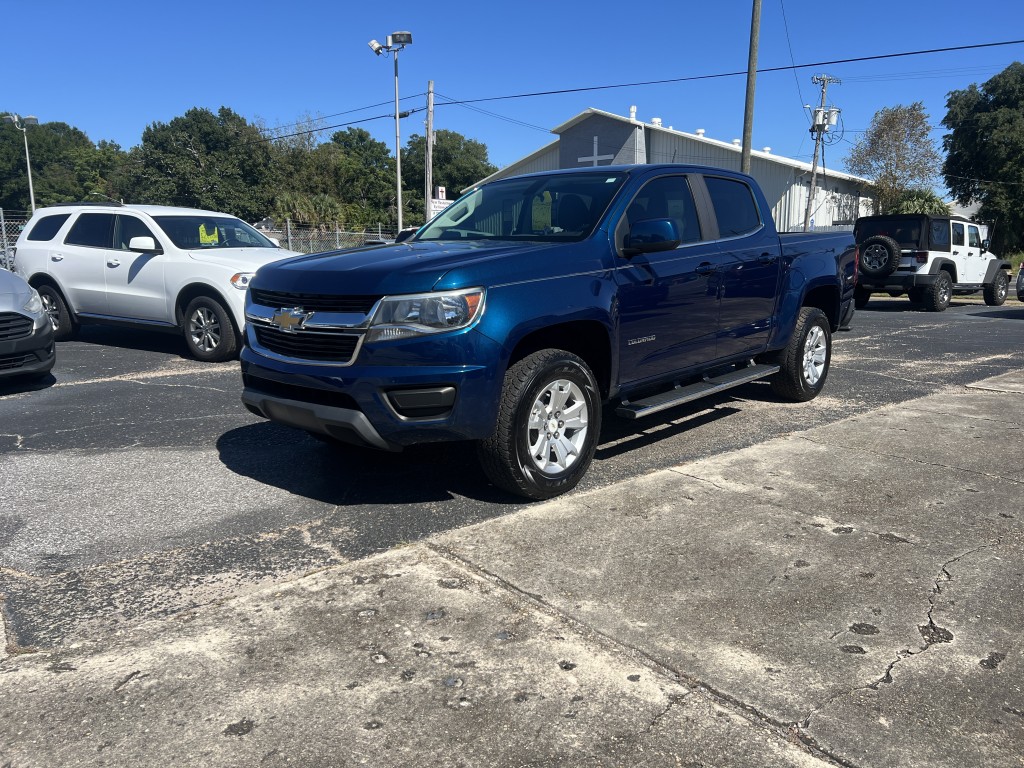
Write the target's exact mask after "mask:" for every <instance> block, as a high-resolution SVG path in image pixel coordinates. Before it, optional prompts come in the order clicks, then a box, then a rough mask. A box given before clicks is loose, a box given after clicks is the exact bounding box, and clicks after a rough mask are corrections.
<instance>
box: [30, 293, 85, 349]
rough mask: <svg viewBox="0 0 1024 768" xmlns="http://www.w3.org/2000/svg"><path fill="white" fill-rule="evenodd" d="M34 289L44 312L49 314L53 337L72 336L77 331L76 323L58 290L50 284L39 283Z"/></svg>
mask: <svg viewBox="0 0 1024 768" xmlns="http://www.w3.org/2000/svg"><path fill="white" fill-rule="evenodd" d="M36 290H37V291H39V298H40V299H42V302H43V308H44V309H45V310H46V314H47V315H49V316H50V325H51V326H53V338H54V339H56V340H57V341H65V340H67V339H71V338H74V336H75V334H77V333H78V323H77V322H76V320H75V319H74V318H73V317H72V316H71V310H70V309H68V304H67V302H66V301H64V297H63V296H61V293H60V291H58V290H57V289H56V288H54V287H53V286H52V285H40V286H39V287H38V288H37V289H36Z"/></svg>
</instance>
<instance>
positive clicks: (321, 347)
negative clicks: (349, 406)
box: [252, 323, 360, 363]
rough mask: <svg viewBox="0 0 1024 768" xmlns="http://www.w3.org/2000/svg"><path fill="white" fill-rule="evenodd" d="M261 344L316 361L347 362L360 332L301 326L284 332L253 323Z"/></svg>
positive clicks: (278, 351)
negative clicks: (316, 329) (296, 329)
mask: <svg viewBox="0 0 1024 768" xmlns="http://www.w3.org/2000/svg"><path fill="white" fill-rule="evenodd" d="M252 329H253V331H254V332H255V333H256V341H257V342H258V343H259V345H260V346H261V347H263V348H264V349H267V350H268V351H270V352H273V353H274V354H277V355H281V356H283V357H293V358H297V359H299V360H316V361H318V362H330V363H348V362H349V361H350V360H351V359H352V355H353V354H355V351H356V347H357V346H358V344H359V338H360V337H359V334H354V333H339V332H337V331H309V330H302V331H298V332H295V333H287V332H285V331H282V330H280V329H278V328H273V327H270V326H266V325H259V324H257V323H253V324H252Z"/></svg>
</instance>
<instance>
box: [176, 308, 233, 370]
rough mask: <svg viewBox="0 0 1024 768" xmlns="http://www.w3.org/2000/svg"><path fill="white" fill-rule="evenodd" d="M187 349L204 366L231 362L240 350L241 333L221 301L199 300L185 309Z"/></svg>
mask: <svg viewBox="0 0 1024 768" xmlns="http://www.w3.org/2000/svg"><path fill="white" fill-rule="evenodd" d="M184 333H185V345H186V346H187V347H188V351H189V354H190V355H192V357H194V358H195V359H196V360H202V361H203V362H204V363H219V362H222V361H224V360H230V359H231V358H232V357H234V356H235V352H237V350H238V332H237V331H235V326H234V324H233V323H232V322H231V317H230V316H229V315H228V311H227V310H226V309H224V307H223V306H222V305H221V303H220V302H219V301H217V300H216V299H211V298H210V297H208V296H199V297H197V298H195V299H192V301H191V302H189V305H188V307H187V308H186V309H185V322H184Z"/></svg>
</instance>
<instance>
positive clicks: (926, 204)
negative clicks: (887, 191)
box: [889, 189, 949, 216]
mask: <svg viewBox="0 0 1024 768" xmlns="http://www.w3.org/2000/svg"><path fill="white" fill-rule="evenodd" d="M889 213H927V214H929V215H930V216H949V203H946V202H944V201H943V199H942V198H941V197H939V196H938V195H937V194H935V193H934V192H933V191H932V190H930V189H911V190H908V191H907V192H904V193H903V195H902V197H900V199H899V200H897V201H896V203H895V204H894V205H893V206H892V209H891V210H890V211H889Z"/></svg>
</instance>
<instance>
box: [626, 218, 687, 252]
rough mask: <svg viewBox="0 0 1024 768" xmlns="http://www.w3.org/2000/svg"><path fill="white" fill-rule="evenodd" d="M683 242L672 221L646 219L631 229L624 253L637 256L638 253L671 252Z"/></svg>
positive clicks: (627, 236)
mask: <svg viewBox="0 0 1024 768" xmlns="http://www.w3.org/2000/svg"><path fill="white" fill-rule="evenodd" d="M681 242H682V238H680V237H679V232H678V230H677V229H676V225H675V223H674V222H673V221H671V220H670V219H644V220H643V221H638V222H636V223H634V224H633V226H632V227H630V230H629V232H628V233H627V234H626V241H625V243H624V244H623V247H622V252H623V253H624V254H625V255H627V256H635V255H636V254H638V253H656V252H658V251H671V250H672V249H674V248H678V247H679V243H681Z"/></svg>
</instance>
